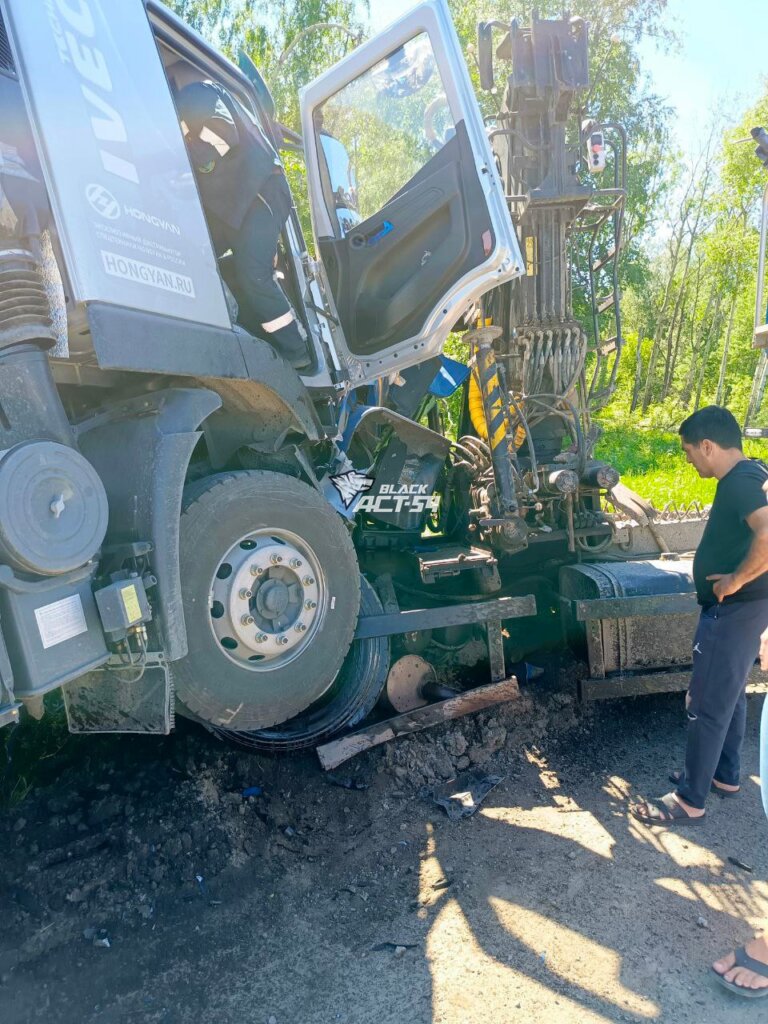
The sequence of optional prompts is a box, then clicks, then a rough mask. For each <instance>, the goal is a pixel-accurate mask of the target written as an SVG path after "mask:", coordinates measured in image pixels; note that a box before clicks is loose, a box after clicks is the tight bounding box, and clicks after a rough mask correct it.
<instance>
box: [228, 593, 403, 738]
mask: <svg viewBox="0 0 768 1024" xmlns="http://www.w3.org/2000/svg"><path fill="white" fill-rule="evenodd" d="M360 614H361V615H381V614H383V608H382V606H381V602H380V601H379V598H378V597H377V595H376V591H375V590H374V589H373V587H372V586H371V584H370V583H369V582H368V581H367V580H366V578H365V577H364V576H361V577H360ZM389 646H390V645H389V637H384V636H377V637H371V638H369V639H367V640H355V641H353V643H352V646H351V647H350V649H349V651H348V653H347V656H346V658H345V659H344V664H343V665H342V666H341V669H340V671H339V674H338V675H337V676H336V679H335V680H334V682H333V686H331V688H330V689H329V690H328V692H327V693H326V694H324V695H323V696H322V697H321V698H320V700H319V701H317V703H316V704H314V705H313V706H312V707H311V708H308V709H307V710H306V711H303V712H302V713H301V714H300V715H297V716H296V717H295V718H292V719H291V720H290V721H288V722H285V723H283V724H282V725H278V726H275V727H274V728H272V729H261V730H258V731H256V732H251V733H242V732H237V733H234V732H231V731H230V730H228V729H217V730H216V732H217V733H219V735H221V736H223V737H225V738H226V739H231V740H234V742H236V743H239V744H241V745H243V746H247V747H250V748H252V749H254V750H264V751H267V752H271V753H276V752H287V751H291V750H303V749H305V748H307V747H315V746H317V745H318V744H319V743H323V742H324V741H325V740H327V739H330V737H331V736H334V735H336V734H337V733H339V732H341V730H342V729H351V728H353V727H354V726H356V725H359V724H360V723H361V722H362V721H363V719H364V718H366V717H367V716H368V715H369V714H370V713H371V711H372V710H373V708H374V705H375V704H376V702H377V701H378V699H379V697H380V695H381V691H382V690H383V689H384V684H385V683H386V681H387V673H388V672H389V662H390V650H389Z"/></svg>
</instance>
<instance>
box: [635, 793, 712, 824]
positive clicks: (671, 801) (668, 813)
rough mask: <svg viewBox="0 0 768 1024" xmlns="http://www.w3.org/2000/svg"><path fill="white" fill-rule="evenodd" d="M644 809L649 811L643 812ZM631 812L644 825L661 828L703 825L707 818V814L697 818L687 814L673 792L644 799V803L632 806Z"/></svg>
mask: <svg viewBox="0 0 768 1024" xmlns="http://www.w3.org/2000/svg"><path fill="white" fill-rule="evenodd" d="M643 809H644V810H645V811H646V812H647V813H645V814H643V813H642V810H643ZM630 814H631V815H632V817H633V818H636V819H637V821H642V823H643V824H644V825H658V826H660V827H661V828H676V827H677V826H678V825H703V824H704V822H705V821H706V820H707V816H706V814H700V815H699V816H698V817H697V818H694V817H692V816H691V815H690V814H687V813H686V812H685V811H684V810H683V808H682V807H681V806H680V804H679V803H678V802H677V800H675V798H674V797H673V796H672V795H671V794H668V795H667V796H662V797H660V798H659V799H658V800H643V802H642V803H640V804H635V805H634V806H632V807H630Z"/></svg>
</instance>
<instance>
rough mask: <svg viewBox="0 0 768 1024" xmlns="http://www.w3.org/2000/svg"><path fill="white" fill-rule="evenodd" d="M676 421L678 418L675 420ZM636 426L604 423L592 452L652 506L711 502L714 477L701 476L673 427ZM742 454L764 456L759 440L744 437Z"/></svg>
mask: <svg viewBox="0 0 768 1024" xmlns="http://www.w3.org/2000/svg"><path fill="white" fill-rule="evenodd" d="M678 424H679V421H678ZM676 426H677V425H675V429H673V430H670V429H669V428H668V429H666V430H651V429H646V430H638V429H637V427H632V426H629V425H616V424H613V425H610V424H609V425H607V426H604V432H603V434H602V436H601V438H600V440H599V442H598V444H597V448H596V450H595V455H596V457H597V458H599V459H605V461H606V462H610V463H611V465H612V466H615V467H616V469H618V471H619V472H620V473H621V479H622V483H625V484H626V485H627V487H631V488H632V490H633V491H636V492H637V493H638V494H641V495H642V496H643V497H644V498H648V499H649V500H650V501H652V502H653V504H654V505H655V506H656V508H659V509H661V508H663V507H664V505H666V504H667V503H668V502H674V503H676V504H678V505H680V504H682V503H687V502H691V501H700V502H701V503H702V504H703V505H708V504H710V503H711V502H712V499H713V498H714V496H715V487H716V486H717V481H716V480H702V479H701V477H700V476H699V474H698V473H697V472H696V470H695V469H694V468H693V466H691V465H690V464H689V463H688V462H687V461H686V458H685V453H684V452H683V450H682V448H681V446H680V437H679V435H678V434H677V430H676ZM744 454H745V455H748V456H750V457H751V458H760V459H766V458H768V447H766V443H765V442H762V441H746V442H745V443H744Z"/></svg>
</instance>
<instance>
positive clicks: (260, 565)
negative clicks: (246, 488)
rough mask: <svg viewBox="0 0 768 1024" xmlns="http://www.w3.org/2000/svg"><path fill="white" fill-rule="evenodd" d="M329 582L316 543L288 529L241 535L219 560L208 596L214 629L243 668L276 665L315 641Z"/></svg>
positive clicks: (224, 648) (223, 646)
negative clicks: (308, 541)
mask: <svg viewBox="0 0 768 1024" xmlns="http://www.w3.org/2000/svg"><path fill="white" fill-rule="evenodd" d="M326 604H327V588H326V584H325V579H324V577H323V574H322V571H321V568H320V563H319V562H318V559H317V556H316V555H315V553H314V551H313V550H312V548H311V547H310V546H309V545H308V544H307V543H306V542H305V541H304V540H302V539H301V538H300V537H297V536H296V535H295V534H293V533H290V532H288V531H287V530H257V531H255V532H253V533H249V534H247V535H246V536H245V537H242V538H241V539H240V540H239V541H237V543H236V544H233V546H232V547H231V548H230V549H229V551H227V553H226V554H225V555H224V557H223V558H222V559H221V561H220V562H219V564H218V567H217V569H216V572H215V573H214V576H213V579H212V581H211V587H210V592H209V596H208V607H209V610H210V622H211V629H212V630H213V633H214V636H215V637H216V640H217V642H218V643H219V645H220V646H221V649H222V652H223V653H224V654H225V655H226V656H227V657H228V658H229V659H230V660H231V661H234V662H236V663H237V664H238V665H240V666H241V667H242V668H247V669H249V670H252V671H254V672H259V671H272V670H274V669H275V668H277V667H279V666H282V665H285V664H287V663H288V662H289V661H292V660H293V659H294V658H295V657H297V655H298V654H299V653H300V652H301V651H302V650H303V649H304V648H305V647H306V646H308V644H309V643H311V641H312V637H313V636H314V635H315V633H316V632H317V630H318V628H319V627H320V624H321V623H322V621H323V619H324V617H325V613H326Z"/></svg>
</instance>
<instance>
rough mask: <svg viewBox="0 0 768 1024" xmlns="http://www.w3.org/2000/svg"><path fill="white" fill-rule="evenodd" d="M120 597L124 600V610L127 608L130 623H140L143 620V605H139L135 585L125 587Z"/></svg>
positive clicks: (126, 612)
mask: <svg viewBox="0 0 768 1024" xmlns="http://www.w3.org/2000/svg"><path fill="white" fill-rule="evenodd" d="M120 597H121V598H122V599H123V608H125V614H126V616H127V617H128V621H129V622H130V623H131V624H133V623H134V622H138V621H139V619H140V618H141V605H140V604H139V595H138V594H137V593H136V587H135V586H134V584H133V583H131V584H130V585H129V586H127V587H123V588H122V590H121V591H120Z"/></svg>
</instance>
